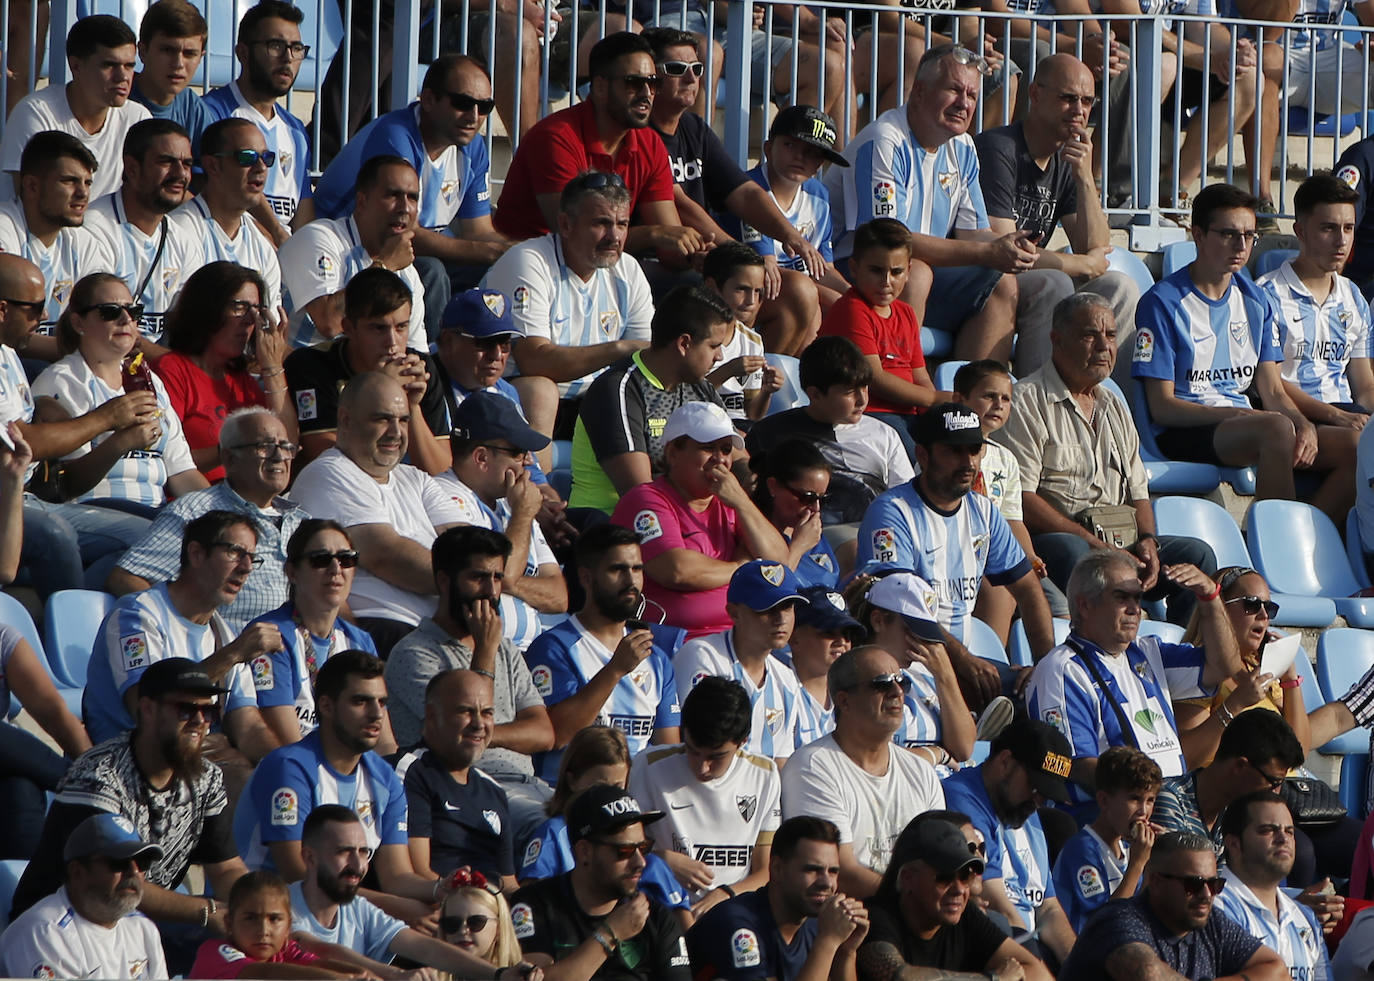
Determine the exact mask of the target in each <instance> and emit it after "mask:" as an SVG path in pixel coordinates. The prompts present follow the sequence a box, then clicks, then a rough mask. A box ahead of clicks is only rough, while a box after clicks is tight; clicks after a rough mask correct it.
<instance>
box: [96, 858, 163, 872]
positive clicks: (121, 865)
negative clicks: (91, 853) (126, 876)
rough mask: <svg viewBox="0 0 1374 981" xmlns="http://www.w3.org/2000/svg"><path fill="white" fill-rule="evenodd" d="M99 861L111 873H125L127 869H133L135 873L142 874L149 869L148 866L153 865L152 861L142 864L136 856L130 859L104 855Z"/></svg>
mask: <svg viewBox="0 0 1374 981" xmlns="http://www.w3.org/2000/svg"><path fill="white" fill-rule="evenodd" d="M97 861H99V862H100V864H102V865H104V866H105V867H106V868H107V869H109V870H110V871H111V872H123V871H125V870H126V869H133V870H134V871H135V872H142V871H145V870H146V869H147V868H148V866H149V865H151V864H152V862H151V860H149V861H146V862H140V861H139V860H138V856H136V855H131V856H130V857H128V858H112V857H111V856H109V855H102V856H100V858H99V859H97Z"/></svg>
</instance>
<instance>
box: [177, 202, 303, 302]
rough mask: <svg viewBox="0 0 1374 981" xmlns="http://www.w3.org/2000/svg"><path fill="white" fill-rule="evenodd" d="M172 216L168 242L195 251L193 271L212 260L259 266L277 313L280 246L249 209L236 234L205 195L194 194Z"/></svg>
mask: <svg viewBox="0 0 1374 981" xmlns="http://www.w3.org/2000/svg"><path fill="white" fill-rule="evenodd" d="M168 217H169V218H170V219H171V224H170V227H169V229H168V232H169V234H168V237H167V243H168V245H171V244H172V243H173V242H175V243H176V244H177V248H178V249H180V250H186V251H187V252H188V253H189V254H190V255H191V259H190V260H189V261H190V262H191V269H192V270H193V271H194V270H196V269H199V268H200V267H201V266H204V265H208V264H210V263H212V262H237V263H238V264H239V265H240V266H247V267H248V268H249V269H256V270H257V271H258V273H259V274H260V275H261V276H262V278H263V281H264V282H265V283H266V284H267V301H266V302H267V305H268V306H270V307H271V308H272V312H273V313H274V314H275V313H276V312H277V307H279V306H281V305H282V299H281V266H280V265H279V264H278V262H277V247H276V246H275V245H273V244H272V240H271V239H270V238H268V237H267V236H266V234H264V233H263V230H262V229H261V228H259V227H258V223H257V222H255V221H253V219H251V218H249V217H248V214H247V213H246V212H245V213H244V214H243V215H241V216H239V227H238V229H237V230H236V231H235V232H234V234H233V236H230V235H229V234H228V233H227V232H225V230H224V229H223V228H221V227H220V224H219V222H217V221H215V219H214V218H212V217H211V216H210V206H209V205H207V204H206V203H205V201H204V200H203V199H201V198H192V199H191V200H189V201H187V202H186V203H185V204H183V205H182V206H181V207H180V208H177V209H176V210H175V211H173V212H172V213H171V215H169V216H168Z"/></svg>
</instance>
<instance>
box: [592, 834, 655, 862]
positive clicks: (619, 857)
mask: <svg viewBox="0 0 1374 981" xmlns="http://www.w3.org/2000/svg"><path fill="white" fill-rule="evenodd" d="M593 841H595V843H596V844H598V845H602V846H604V847H606V848H609V849H610V850H611V851H612V852H614V853H615V860H616V861H617V862H624V861H627V860H628V859H629V858H630V856H631V855H633V854H634V853H635V852H639V854H640V855H641V856H645V857H647V856H648V854H649V853H650V852H652V851H653V850H654V843H653V842H652V841H632V842H630V843H628V844H621V843H620V842H618V841H599V840H596V839H593Z"/></svg>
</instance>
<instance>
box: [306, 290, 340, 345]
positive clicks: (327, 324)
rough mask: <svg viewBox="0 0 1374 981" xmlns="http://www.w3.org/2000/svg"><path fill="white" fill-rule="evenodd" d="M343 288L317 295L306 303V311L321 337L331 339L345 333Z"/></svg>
mask: <svg viewBox="0 0 1374 981" xmlns="http://www.w3.org/2000/svg"><path fill="white" fill-rule="evenodd" d="M343 300H344V295H343V290H339V292H337V293H326V294H325V295H324V296H317V297H315V299H313V300H311V301H310V302H309V303H307V304H306V305H305V312H306V314H307V315H308V316H309V317H310V320H311V321H312V322H313V323H314V325H315V330H317V331H319V334H320V336H321V337H323V338H326V339H330V338H335V337H338V336H339V335H340V334H341V333H343V312H344V305H343Z"/></svg>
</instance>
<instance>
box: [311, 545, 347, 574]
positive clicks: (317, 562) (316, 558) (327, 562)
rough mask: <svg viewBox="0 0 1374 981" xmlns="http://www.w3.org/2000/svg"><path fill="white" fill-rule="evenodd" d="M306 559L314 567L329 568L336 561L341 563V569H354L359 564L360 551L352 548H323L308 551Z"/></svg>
mask: <svg viewBox="0 0 1374 981" xmlns="http://www.w3.org/2000/svg"><path fill="white" fill-rule="evenodd" d="M304 559H305V561H306V562H308V563H309V564H310V568H312V569H328V568H329V567H330V566H331V565H333V564H334V563H335V562H338V563H339V568H340V569H352V568H354V567H356V566H357V564H358V553H357V552H355V551H353V549H351V548H341V549H339V550H338V551H337V552H331V551H329V550H328V549H326V548H322V549H319V550H318V551H314V552H306V553H305V555H304Z"/></svg>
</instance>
